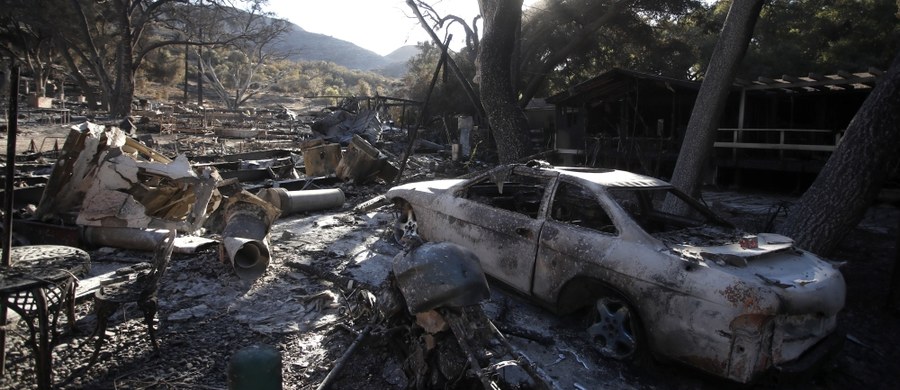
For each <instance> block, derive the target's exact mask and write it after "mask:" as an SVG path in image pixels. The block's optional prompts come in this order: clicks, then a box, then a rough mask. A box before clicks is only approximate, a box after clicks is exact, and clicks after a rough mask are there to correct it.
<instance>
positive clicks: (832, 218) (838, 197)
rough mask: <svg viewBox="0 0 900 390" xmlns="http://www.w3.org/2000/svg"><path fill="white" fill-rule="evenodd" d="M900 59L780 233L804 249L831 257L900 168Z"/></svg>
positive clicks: (860, 113) (796, 205)
mask: <svg viewBox="0 0 900 390" xmlns="http://www.w3.org/2000/svg"><path fill="white" fill-rule="evenodd" d="M898 148H900V55H897V57H895V58H894V61H893V63H892V64H891V67H890V69H888V71H887V72H886V73H885V74H884V75H883V76H882V78H881V79H880V80H878V84H877V85H876V86H875V88H874V89H873V90H872V93H870V94H869V97H868V98H866V101H865V102H863V105H862V107H860V109H859V111H857V112H856V116H854V117H853V120H852V121H850V124H849V125H848V126H847V131H846V133H845V135H844V138H843V139H842V140H841V143H840V145H838V147H837V149H835V151H834V153H833V154H832V155H831V157H830V158H829V159H828V161H827V162H826V163H825V166H824V167H823V168H822V171H821V172H820V173H819V176H818V177H817V178H816V180H815V181H814V182H813V184H812V185H811V186H810V187H809V189H808V190H807V191H806V193H804V194H803V197H801V198H800V200H799V201H798V202H797V204H795V205H793V206H792V207H791V210H790V214H789V215H788V217H787V219H786V220H785V222H784V224H783V225H782V226H781V229H780V232H781V233H783V234H785V235H787V236H789V237H793V238H794V240H795V241H796V242H797V244H798V245H799V246H800V247H803V248H806V249H808V250H810V251H812V252H816V253H819V254H822V255H828V254H830V253H831V252H832V251H833V250H834V249H835V248H836V247H837V245H838V244H839V243H840V241H841V238H842V237H844V236H845V235H846V234H847V233H848V232H849V231H850V230H851V229H853V228H854V227H855V226H856V224H857V223H859V221H860V219H862V217H863V215H864V214H865V211H866V209H867V208H868V206H869V205H870V204H871V203H872V201H874V200H875V198H876V197H877V196H878V192H879V191H880V190H881V187H882V185H883V184H884V182H885V180H887V179H888V178H889V177H890V175H892V174H896V173H897V171H898V167H900V153H897V150H898Z"/></svg>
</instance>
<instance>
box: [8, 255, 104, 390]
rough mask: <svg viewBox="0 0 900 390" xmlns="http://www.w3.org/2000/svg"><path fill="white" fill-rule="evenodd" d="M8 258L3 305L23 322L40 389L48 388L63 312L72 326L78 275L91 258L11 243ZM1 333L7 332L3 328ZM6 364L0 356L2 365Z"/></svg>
mask: <svg viewBox="0 0 900 390" xmlns="http://www.w3.org/2000/svg"><path fill="white" fill-rule="evenodd" d="M10 259H11V260H12V265H11V266H10V267H0V308H2V309H3V310H5V309H6V308H9V309H11V310H13V311H14V312H16V313H18V314H19V315H20V316H21V317H22V319H24V320H25V323H26V324H27V325H28V330H29V332H30V339H29V342H30V344H31V347H32V349H33V351H34V358H35V373H36V376H37V382H38V388H40V389H50V388H51V387H52V385H53V382H52V374H51V371H52V368H53V364H52V361H51V359H52V348H53V346H54V345H55V344H56V341H57V337H58V332H57V323H58V321H59V315H60V312H61V311H62V308H63V306H64V305H65V307H66V314H67V317H68V320H69V326H70V327H72V326H74V321H75V285H76V282H77V279H76V275H82V274H84V273H87V271H88V270H89V269H90V256H89V255H88V254H87V252H85V251H83V250H81V249H78V248H73V247H67V246H59V245H31V246H20V247H13V248H12V250H11V251H10ZM35 321H36V322H35ZM0 332H4V333H5V332H6V330H5V328H0ZM4 340H5V337H4ZM0 347H2V348H4V349H5V348H6V345H2V346H0ZM5 363H6V362H5V356H4V355H3V354H0V365H5Z"/></svg>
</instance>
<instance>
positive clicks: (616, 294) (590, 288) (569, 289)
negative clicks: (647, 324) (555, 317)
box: [557, 277, 653, 365]
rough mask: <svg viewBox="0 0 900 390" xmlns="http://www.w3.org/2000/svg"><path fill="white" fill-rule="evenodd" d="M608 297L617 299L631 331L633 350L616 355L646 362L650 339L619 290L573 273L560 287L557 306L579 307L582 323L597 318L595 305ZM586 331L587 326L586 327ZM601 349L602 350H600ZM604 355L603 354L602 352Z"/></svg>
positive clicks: (572, 309)
mask: <svg viewBox="0 0 900 390" xmlns="http://www.w3.org/2000/svg"><path fill="white" fill-rule="evenodd" d="M605 299H611V300H612V301H617V302H618V303H619V304H618V305H617V306H619V307H624V309H625V310H624V312H625V313H628V317H629V318H628V319H627V321H631V329H630V331H631V333H632V334H633V337H634V338H632V341H633V344H632V345H633V347H634V350H633V351H632V352H631V353H628V354H627V355H623V356H620V357H616V358H617V359H623V360H629V361H633V362H634V363H636V364H638V365H644V364H646V363H647V362H648V361H649V360H650V358H651V357H652V356H653V355H652V352H651V351H650V350H649V346H650V342H649V340H648V339H647V332H646V329H644V321H643V319H642V318H641V313H640V311H639V310H638V309H637V306H636V305H635V304H634V303H633V302H634V301H633V300H632V299H631V298H630V297H629V296H628V295H627V294H625V293H623V292H622V290H620V289H618V288H615V287H613V286H611V285H610V284H608V283H606V282H603V281H601V280H599V279H595V278H591V277H576V278H573V279H572V280H570V281H569V282H567V283H566V284H565V286H564V287H563V288H562V290H561V291H560V294H559V296H558V300H557V310H558V311H559V312H560V314H569V313H574V312H576V311H579V310H580V309H584V310H583V311H580V313H583V318H584V319H585V320H586V325H591V324H592V323H593V322H595V321H596V320H597V312H596V310H597V309H596V305H597V304H598V302H599V301H600V300H605ZM588 333H590V329H588ZM601 353H602V352H601ZM604 355H605V354H604Z"/></svg>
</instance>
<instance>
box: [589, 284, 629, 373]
mask: <svg viewBox="0 0 900 390" xmlns="http://www.w3.org/2000/svg"><path fill="white" fill-rule="evenodd" d="M594 310H595V313H594V314H595V319H594V321H593V323H592V324H591V325H590V326H589V327H588V334H589V335H590V337H591V341H592V342H593V343H594V345H595V346H596V347H597V348H598V349H599V350H600V353H602V354H603V355H604V356H607V357H611V358H613V359H619V360H623V359H628V358H630V357H632V356H634V353H635V351H637V345H638V343H637V337H635V331H634V326H633V320H634V317H633V316H634V314H633V313H632V312H631V309H630V308H629V306H628V305H627V304H626V303H625V302H623V301H622V300H619V299H615V298H608V297H604V298H600V299H598V300H597V304H596V306H595V307H594Z"/></svg>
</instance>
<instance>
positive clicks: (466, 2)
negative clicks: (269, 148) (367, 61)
mask: <svg viewBox="0 0 900 390" xmlns="http://www.w3.org/2000/svg"><path fill="white" fill-rule="evenodd" d="M535 1H536V0H525V4H531V3H534V2H535ZM430 4H432V6H433V7H434V9H435V10H437V11H438V12H439V13H441V15H442V16H443V15H447V14H454V15H457V16H460V17H462V18H464V19H465V20H467V21H468V22H470V23H471V20H472V18H473V17H474V16H475V15H477V14H478V1H477V0H433V1H431V2H430ZM267 10H268V11H271V12H273V13H275V14H276V15H278V16H279V17H281V18H284V19H287V20H289V21H291V22H293V23H294V24H296V25H298V26H300V27H302V28H303V29H304V30H306V31H309V32H314V33H319V34H325V35H330V36H332V37H335V38H339V39H343V40H345V41H349V42H352V43H355V44H356V45H357V46H360V47H362V48H365V49H369V50H371V51H374V52H376V53H378V54H381V55H386V54H390V53H391V52H392V51H394V50H396V49H398V48H400V47H401V46H403V45H414V44H416V43H417V42H420V41H426V40H428V41H430V39H429V38H428V35H427V34H426V33H425V31H424V30H422V27H420V26H419V25H418V21H417V20H416V19H415V16H414V15H413V13H412V10H411V9H410V8H409V7H408V6H407V5H406V0H269V5H268V7H267ZM441 37H443V35H441ZM464 39H465V37H464V34H463V32H462V30H459V31H456V32H454V35H453V40H454V41H455V42H456V44H455V45H454V44H451V47H453V48H458V47H460V46H462V43H463V40H464Z"/></svg>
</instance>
